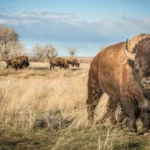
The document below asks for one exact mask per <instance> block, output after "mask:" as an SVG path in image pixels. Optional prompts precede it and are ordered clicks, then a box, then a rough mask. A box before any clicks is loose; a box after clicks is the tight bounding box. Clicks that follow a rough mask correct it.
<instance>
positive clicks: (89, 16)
mask: <svg viewBox="0 0 150 150" xmlns="http://www.w3.org/2000/svg"><path fill="white" fill-rule="evenodd" d="M149 6H150V1H149V0H126V1H125V0H107V1H106V0H0V24H6V25H7V26H9V27H11V28H13V29H15V30H16V31H17V32H18V33H19V35H20V41H21V42H22V43H24V44H25V48H26V50H27V51H28V52H31V50H32V47H33V46H34V45H36V44H52V45H53V46H54V47H56V48H57V50H58V52H59V55H68V49H69V48H77V50H78V51H77V55H78V56H94V55H95V54H96V53H97V52H98V51H99V50H100V48H101V47H102V46H103V47H105V46H107V45H109V44H113V43H116V42H120V41H124V40H126V39H127V38H131V37H133V36H134V35H136V34H139V33H150V10H149Z"/></svg>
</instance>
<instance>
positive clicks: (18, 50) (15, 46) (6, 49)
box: [0, 41, 24, 59]
mask: <svg viewBox="0 0 150 150" xmlns="http://www.w3.org/2000/svg"><path fill="white" fill-rule="evenodd" d="M0 49H1V53H2V55H3V58H4V59H5V58H12V57H16V56H20V55H23V53H24V45H23V44H22V43H19V42H13V41H10V42H7V43H6V44H0Z"/></svg>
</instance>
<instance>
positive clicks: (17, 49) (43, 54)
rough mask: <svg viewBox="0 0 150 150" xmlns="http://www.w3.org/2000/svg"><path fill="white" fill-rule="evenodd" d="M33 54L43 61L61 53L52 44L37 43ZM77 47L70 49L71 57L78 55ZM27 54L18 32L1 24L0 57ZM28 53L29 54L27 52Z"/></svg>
mask: <svg viewBox="0 0 150 150" xmlns="http://www.w3.org/2000/svg"><path fill="white" fill-rule="evenodd" d="M32 52H33V56H35V57H36V58H37V60H38V61H43V60H44V59H45V58H47V59H49V58H54V57H57V56H58V55H59V52H58V51H57V49H56V48H55V47H53V46H52V45H51V44H45V45H35V46H34V47H33V49H32ZM76 52H77V50H76V49H75V48H70V49H68V53H69V55H70V56H71V57H73V56H75V55H76ZM21 55H25V48H24V45H23V44H22V43H21V42H20V41H19V35H18V33H17V32H16V31H15V30H13V29H11V28H9V27H6V26H5V25H1V26H0V59H1V60H5V59H10V58H13V57H17V56H21ZM27 55H28V54H27Z"/></svg>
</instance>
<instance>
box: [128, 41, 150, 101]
mask: <svg viewBox="0 0 150 150" xmlns="http://www.w3.org/2000/svg"><path fill="white" fill-rule="evenodd" d="M127 44H128V40H127V41H126V44H125V54H126V56H127V57H128V59H129V60H132V61H133V62H134V65H133V75H134V77H135V79H136V81H137V83H138V85H139V86H140V88H141V89H142V91H143V94H144V97H145V98H146V99H149V100H150V39H149V38H147V39H144V40H142V41H140V42H139V43H138V44H137V45H136V46H135V48H134V51H135V53H131V52H129V51H128V48H127Z"/></svg>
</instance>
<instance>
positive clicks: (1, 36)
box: [0, 25, 19, 44]
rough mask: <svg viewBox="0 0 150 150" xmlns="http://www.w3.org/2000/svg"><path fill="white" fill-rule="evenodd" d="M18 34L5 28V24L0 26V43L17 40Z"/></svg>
mask: <svg viewBox="0 0 150 150" xmlns="http://www.w3.org/2000/svg"><path fill="white" fill-rule="evenodd" d="M18 38H19V35H18V33H17V32H15V31H14V30H13V29H11V28H7V27H6V26H4V25H2V26H0V43H4V44H6V43H7V42H10V41H13V42H17V41H18Z"/></svg>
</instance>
